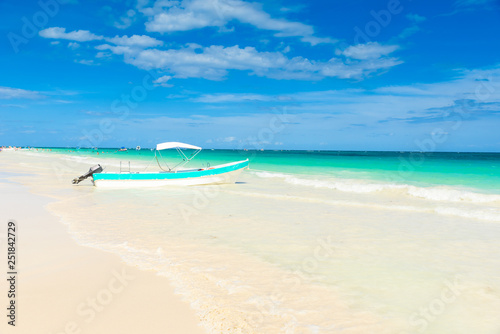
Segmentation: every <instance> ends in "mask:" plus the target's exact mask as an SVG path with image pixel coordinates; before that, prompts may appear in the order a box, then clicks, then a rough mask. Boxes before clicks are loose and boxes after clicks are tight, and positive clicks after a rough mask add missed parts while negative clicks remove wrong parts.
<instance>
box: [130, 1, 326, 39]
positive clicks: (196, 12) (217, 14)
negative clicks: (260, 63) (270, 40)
mask: <svg viewBox="0 0 500 334" xmlns="http://www.w3.org/2000/svg"><path fill="white" fill-rule="evenodd" d="M138 8H139V10H140V11H141V12H142V13H143V14H145V15H146V16H148V17H149V21H148V22H147V23H146V30H147V31H154V32H174V31H187V30H193V29H200V28H204V27H218V28H224V29H227V27H226V25H227V24H229V23H230V22H231V21H233V20H237V21H239V22H241V23H246V24H250V25H252V26H254V27H256V28H258V29H262V30H270V31H274V32H275V36H277V37H300V38H301V40H302V41H304V42H308V43H311V44H312V45H315V44H318V43H334V42H336V41H334V40H332V39H330V38H320V37H316V36H314V28H313V27H312V26H309V25H306V24H303V23H300V22H293V21H288V20H285V19H281V18H280V19H276V18H272V17H271V16H270V15H269V14H268V13H266V12H265V11H263V10H262V8H261V5H260V4H257V3H250V2H245V1H241V0H183V1H165V0H159V1H156V2H155V4H154V5H153V7H146V4H144V1H140V2H139V4H138Z"/></svg>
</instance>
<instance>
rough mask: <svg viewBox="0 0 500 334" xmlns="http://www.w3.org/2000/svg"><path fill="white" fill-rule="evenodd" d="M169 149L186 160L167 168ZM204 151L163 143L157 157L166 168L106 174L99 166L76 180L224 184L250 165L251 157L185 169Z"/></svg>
mask: <svg viewBox="0 0 500 334" xmlns="http://www.w3.org/2000/svg"><path fill="white" fill-rule="evenodd" d="M167 149H176V150H177V152H178V153H179V154H180V155H181V157H182V161H181V162H180V163H178V164H177V165H176V166H174V167H172V168H170V167H169V166H168V165H166V169H163V167H162V166H161V163H160V159H159V157H160V158H161V151H163V150H167ZM184 150H192V153H191V154H190V155H186V154H185V152H184ZM201 150H202V148H201V147H198V146H194V145H190V144H184V143H179V142H166V143H161V144H158V145H156V151H155V157H154V159H156V161H157V162H158V166H159V167H160V168H161V169H162V170H161V171H159V172H132V171H130V169H129V170H128V171H125V172H122V171H120V172H118V173H107V172H104V173H103V172H102V168H101V166H100V165H97V166H94V167H92V168H91V169H90V170H89V172H87V173H86V174H84V175H82V176H80V177H79V178H76V179H74V180H73V183H74V184H77V183H79V182H81V181H82V180H84V179H86V178H88V177H92V180H93V182H94V185H95V186H98V187H158V186H165V185H188V186H192V185H203V184H223V183H234V182H235V181H236V178H237V177H238V176H239V175H240V173H241V172H242V171H243V169H246V168H248V159H246V160H241V161H236V162H230V163H226V164H222V165H217V166H210V167H206V168H189V169H183V167H184V166H185V165H186V164H187V163H188V162H190V161H191V160H192V159H193V158H194V157H195V156H196V155H197V154H198V153H200V152H201Z"/></svg>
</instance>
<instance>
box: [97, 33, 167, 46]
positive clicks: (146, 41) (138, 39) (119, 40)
mask: <svg viewBox="0 0 500 334" xmlns="http://www.w3.org/2000/svg"><path fill="white" fill-rule="evenodd" d="M105 40H106V41H107V42H110V43H113V44H116V45H123V46H137V47H142V48H148V47H154V46H161V45H163V42H162V41H160V40H157V39H156V38H153V37H149V36H146V35H132V36H130V37H128V36H121V37H119V36H118V35H117V36H115V37H113V38H105Z"/></svg>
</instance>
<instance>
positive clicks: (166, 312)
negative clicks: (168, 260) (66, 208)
mask: <svg viewBox="0 0 500 334" xmlns="http://www.w3.org/2000/svg"><path fill="white" fill-rule="evenodd" d="M6 175H7V177H9V176H12V175H8V174H2V175H1V179H0V193H1V197H0V201H1V203H2V210H1V213H0V216H1V221H2V224H1V226H2V227H3V228H2V230H1V231H0V236H1V242H0V244H1V246H2V252H1V254H4V253H5V248H6V230H7V222H8V220H9V219H14V220H15V221H16V224H17V233H18V236H17V238H18V239H17V257H18V263H17V266H18V267H17V270H18V278H17V287H16V289H17V296H16V297H17V298H16V305H17V308H16V326H15V327H12V326H10V325H8V324H7V320H5V319H6V317H5V315H3V314H2V319H3V320H2V322H1V324H0V329H1V330H0V332H2V333H47V334H52V333H58V334H59V333H94V334H95V333H140V332H144V331H145V330H146V329H147V332H148V333H204V332H205V331H204V330H203V329H202V328H201V327H200V326H199V325H198V318H197V316H196V314H195V312H194V311H193V310H192V309H191V308H190V307H189V305H188V304H187V303H185V302H183V301H182V300H181V298H180V296H179V295H176V294H175V293H174V289H173V288H172V287H171V286H170V284H169V282H168V280H167V279H166V278H163V277H160V276H157V275H156V273H155V272H153V271H142V270H138V269H137V268H133V267H131V266H127V265H126V264H125V263H123V262H122V261H121V259H120V258H119V257H118V256H116V255H113V254H109V253H106V252H104V251H100V250H96V249H92V248H90V247H85V246H80V245H78V244H77V243H76V242H75V241H74V240H73V239H72V238H71V236H70V234H69V233H68V231H67V227H66V226H64V225H63V224H62V223H61V222H60V221H59V219H58V218H57V217H56V216H54V215H52V214H50V213H49V212H47V211H46V210H45V209H44V207H45V205H47V204H48V203H49V202H50V199H49V198H45V197H42V196H38V195H35V194H32V193H30V192H29V191H28V189H27V187H25V186H23V185H21V184H19V183H16V182H10V181H8V180H7V179H6V178H5V177H6ZM4 255H5V254H4ZM2 258H5V257H4V256H2ZM5 262H6V261H5ZM5 266H6V263H5V264H2V267H4V268H5ZM0 289H1V296H2V297H1V298H0V302H1V304H2V305H7V303H8V300H7V296H6V293H4V292H6V291H7V290H8V286H7V284H6V280H2V284H1V285H0ZM2 309H4V308H2ZM5 312H6V311H4V312H2V313H5Z"/></svg>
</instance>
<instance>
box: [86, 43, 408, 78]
mask: <svg viewBox="0 0 500 334" xmlns="http://www.w3.org/2000/svg"><path fill="white" fill-rule="evenodd" d="M96 48H97V49H98V50H101V51H102V50H110V51H111V52H113V53H114V54H117V55H123V57H124V61H125V62H127V63H129V64H132V65H134V66H137V67H139V68H142V69H147V70H151V69H161V70H162V71H167V72H169V73H171V74H172V75H173V77H175V78H183V79H185V78H204V79H208V80H222V79H224V77H225V76H226V75H227V73H228V70H240V71H249V72H250V73H252V74H255V75H258V76H263V77H269V78H274V79H297V80H320V79H322V78H324V77H338V78H343V79H345V78H353V79H362V78H363V77H365V76H367V75H370V74H372V73H374V72H377V71H379V70H382V69H383V70H385V69H388V68H391V67H393V66H396V65H398V64H401V61H399V60H397V59H395V58H388V57H385V56H384V55H383V54H387V53H388V52H389V51H390V50H392V49H394V48H395V47H393V46H391V47H388V48H387V47H380V48H376V49H377V50H371V49H370V50H371V51H370V52H371V54H370V57H368V55H369V53H368V52H365V56H363V57H364V58H367V59H354V58H349V59H346V60H345V61H343V60H341V59H340V58H332V59H330V60H329V61H326V62H323V61H314V60H309V59H307V58H303V57H294V58H288V57H286V56H285V55H284V54H283V53H281V52H259V51H257V49H255V48H254V47H245V48H240V47H239V46H238V45H235V46H230V47H224V46H220V45H212V46H209V47H199V46H198V45H187V46H186V47H184V48H181V49H169V50H160V49H147V50H140V49H134V48H131V47H128V46H112V45H109V44H105V45H100V46H97V47H96ZM389 49H390V50H389ZM352 53H353V54H355V52H354V51H353V52H352ZM361 53H362V52H361V51H358V52H357V54H356V55H357V56H358V57H360V55H361ZM375 53H377V54H378V55H379V56H380V57H381V58H379V59H375V58H374V56H373V55H374V54H375Z"/></svg>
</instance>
